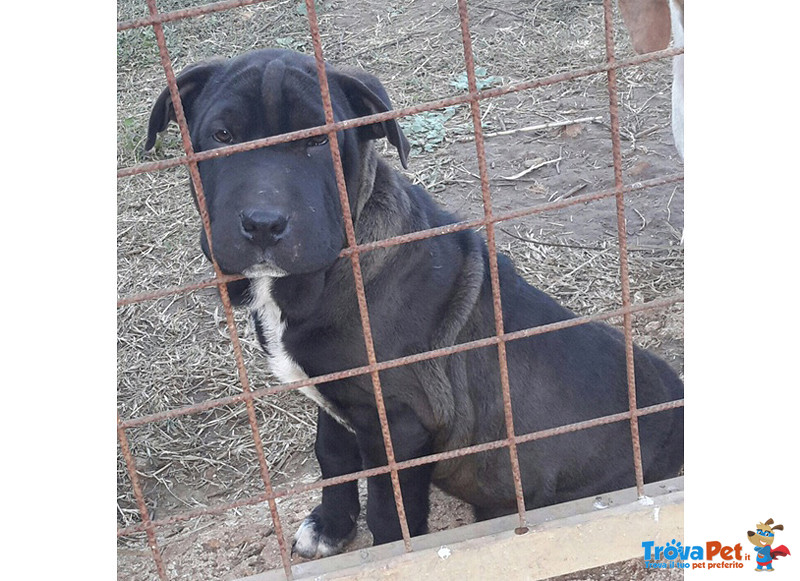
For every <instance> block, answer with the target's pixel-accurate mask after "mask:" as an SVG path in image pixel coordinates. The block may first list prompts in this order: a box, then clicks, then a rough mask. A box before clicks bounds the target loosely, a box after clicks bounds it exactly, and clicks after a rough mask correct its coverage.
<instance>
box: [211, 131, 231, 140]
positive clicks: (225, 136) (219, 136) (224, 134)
mask: <svg viewBox="0 0 800 581" xmlns="http://www.w3.org/2000/svg"><path fill="white" fill-rule="evenodd" d="M212 137H213V138H214V141H217V142H219V143H231V142H232V141H233V135H231V132H230V131H228V130H227V129H220V130H219V131H217V132H216V133H214V135H212Z"/></svg>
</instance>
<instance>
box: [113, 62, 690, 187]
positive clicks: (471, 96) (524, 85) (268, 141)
mask: <svg viewBox="0 0 800 581" xmlns="http://www.w3.org/2000/svg"><path fill="white" fill-rule="evenodd" d="M677 54H683V48H682V47H681V48H671V49H666V50H661V51H657V52H651V53H647V54H644V55H637V56H635V57H632V58H630V59H626V60H620V61H617V62H616V63H615V64H613V65H609V64H603V65H597V66H594V67H590V68H585V69H578V70H575V71H571V72H566V73H559V74H557V75H551V76H548V77H543V78H540V79H536V80H532V81H524V82H520V83H514V84H511V85H506V86H504V87H495V88H493V89H485V90H483V91H477V92H475V93H466V94H463V95H457V96H453V97H447V98H445V99H439V100H437V101H429V102H427V103H424V104H422V105H415V106H413V107H405V108H403V109H394V110H392V111H387V112H386V113H376V114H375V115H367V116H364V117H358V118H355V119H348V120H345V121H337V122H336V123H329V124H325V125H319V126H317V127H311V128H309V129H301V130H299V131H292V132H290V133H283V134H281V135H275V136H272V137H266V138H264V139H256V140H253V141H248V142H245V143H239V144H236V145H228V146H226V147H220V148H217V149H214V150H212V151H201V152H199V153H194V154H192V155H182V156H179V157H174V158H170V159H166V160H161V161H154V162H148V163H142V164H138V165H135V166H131V167H126V168H121V169H118V170H117V177H118V178H123V177H129V176H133V175H137V174H142V173H148V172H155V171H161V170H165V169H170V168H173V167H177V166H180V165H187V164H189V163H192V162H200V161H205V160H208V159H214V158H218V157H225V156H228V155H233V154H234V153H239V152H243V151H250V150H253V149H259V148H262V147H269V146H270V145H278V144H281V143H287V142H289V141H297V140H298V139H308V138H309V137H314V136H316V135H322V134H323V133H331V132H333V131H343V130H345V129H351V128H353V127H361V126H362V125H370V124H372V123H380V122H383V121H388V120H389V119H397V118H398V117H407V116H409V115H416V114H417V113H423V112H425V111H432V110H434V109H442V108H444V107H451V106H453V105H463V104H466V103H470V102H472V101H480V100H482V99H491V98H494V97H500V96H503V95H507V94H510V93H516V92H519V91H525V90H529V89H536V88H539V87H544V86H547V85H553V84H556V83H562V82H564V81H569V80H574V79H578V78H581V77H586V76H590V75H596V74H600V73H605V72H607V71H608V70H609V69H611V68H615V69H617V68H623V67H630V66H635V65H640V64H642V63H646V62H650V61H653V60H658V59H662V58H668V57H671V56H675V55H677Z"/></svg>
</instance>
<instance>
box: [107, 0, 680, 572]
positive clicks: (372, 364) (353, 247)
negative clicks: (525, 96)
mask: <svg viewBox="0 0 800 581" xmlns="http://www.w3.org/2000/svg"><path fill="white" fill-rule="evenodd" d="M264 1H266V0H226V1H222V2H216V3H213V4H208V5H204V6H199V7H193V8H188V9H184V10H178V11H174V12H165V13H159V12H158V10H157V9H156V7H155V0H147V5H148V10H149V13H150V16H149V17H148V18H144V19H138V20H134V21H128V22H122V23H118V27H117V30H118V31H123V30H129V29H132V28H137V27H144V26H152V27H153V29H154V31H155V33H156V38H157V44H158V47H159V54H160V58H161V62H162V66H163V68H164V71H165V74H166V78H167V85H168V87H169V91H170V96H171V99H172V102H173V105H174V107H175V112H176V118H177V123H178V127H179V130H180V133H181V139H182V144H183V148H184V155H182V156H180V157H177V158H173V159H170V160H164V161H159V162H152V163H144V164H139V165H136V166H133V167H130V168H122V169H119V170H118V172H117V175H118V178H122V177H127V176H132V175H136V174H140V173H146V172H153V171H159V170H163V169H167V168H170V167H176V166H178V165H186V166H187V167H188V169H189V173H190V177H191V180H192V183H193V185H194V187H195V190H196V193H197V197H198V207H199V209H200V216H201V220H202V222H203V228H204V229H205V231H206V234H207V236H208V240H209V246H211V235H210V223H209V218H208V213H207V208H206V205H205V197H204V195H203V189H202V183H201V181H200V177H199V171H198V168H197V164H198V162H200V161H202V160H204V159H211V158H214V157H220V156H226V155H231V154H233V153H236V152H239V151H247V150H250V149H256V148H259V147H268V146H270V145H275V144H278V143H285V142H287V141H292V140H296V139H302V138H306V137H311V136H314V135H321V134H328V136H329V141H330V146H331V152H332V155H333V157H334V167H335V171H336V179H337V186H338V187H339V193H340V197H341V198H342V208H343V218H344V220H345V230H346V235H347V242H348V245H347V247H346V248H345V249H344V250H343V251H342V253H341V254H340V256H341V257H342V258H344V257H349V258H350V260H351V264H352V266H353V273H354V277H355V279H356V294H357V298H358V302H359V310H360V314H361V320H362V327H363V331H364V336H365V341H366V343H367V355H368V365H366V366H362V367H359V368H354V369H350V370H344V371H341V372H337V373H334V374H328V375H324V376H319V377H317V378H310V379H308V380H304V381H300V382H294V383H290V384H283V385H279V386H274V387H269V388H265V389H256V390H253V389H252V388H251V386H250V383H249V380H248V378H247V374H246V371H245V367H244V360H243V355H242V351H241V345H240V343H239V338H238V332H237V329H236V326H235V322H234V318H233V309H232V306H231V303H230V299H229V297H228V295H227V289H226V286H225V285H226V283H227V282H231V281H233V280H238V279H240V278H242V277H240V276H232V275H223V274H222V272H221V271H220V269H219V266H218V264H217V263H216V260H214V258H213V251H212V264H213V267H214V272H215V277H214V279H213V280H209V281H201V282H199V283H195V284H192V285H186V286H182V287H180V288H175V289H166V290H163V291H158V292H154V293H144V294H140V295H136V296H133V297H126V298H122V299H120V300H119V301H118V306H123V305H127V304H132V303H136V302H142V301H145V300H153V299H156V298H160V297H163V296H168V295H170V294H176V293H179V292H191V291H195V290H198V289H201V288H207V287H211V286H217V287H218V289H219V291H220V296H221V299H222V303H223V307H224V310H225V313H226V320H227V326H228V331H229V335H230V337H231V341H232V344H233V350H234V357H235V359H236V366H237V371H238V372H239V377H240V381H241V382H242V393H241V394H239V395H237V396H231V397H227V398H219V399H216V400H213V401H210V402H203V404H197V405H194V406H185V407H183V408H179V409H176V410H170V411H168V412H162V413H158V414H151V415H148V416H143V417H140V418H133V419H129V420H122V419H120V418H119V417H118V428H117V430H118V438H119V440H120V448H121V451H122V455H123V457H124V459H125V462H126V466H127V469H128V472H129V474H130V477H131V482H132V487H133V491H134V496H135V498H136V501H137V506H138V507H139V510H140V513H141V517H142V522H141V523H140V524H138V525H133V526H131V527H126V528H123V529H118V533H117V534H118V536H124V535H129V534H133V533H136V532H142V531H144V532H146V533H147V537H148V544H149V545H150V547H151V550H152V552H153V557H154V560H155V562H156V568H157V571H158V574H159V577H160V578H161V579H166V573H165V568H164V565H163V559H162V557H161V553H160V550H159V549H158V545H157V542H156V537H155V530H156V528H157V527H158V526H164V525H167V524H170V523H173V522H177V521H180V520H187V519H190V518H195V517H197V516H202V515H205V514H217V513H220V512H224V511H226V510H230V509H233V508H236V507H239V506H246V505H252V504H258V503H261V502H265V501H266V502H268V503H269V506H270V511H271V516H272V520H273V524H274V525H275V532H276V536H277V537H278V543H279V548H280V552H281V559H282V563H283V568H284V572H285V574H286V577H287V579H291V578H292V572H291V561H290V558H289V554H288V551H287V548H286V542H285V539H284V538H283V533H282V527H281V524H280V515H279V514H278V511H277V505H276V503H275V500H276V499H277V498H280V497H284V496H288V495H291V494H299V493H303V492H308V491H310V490H316V489H320V488H324V487H326V486H331V485H335V484H338V483H342V482H348V481H352V480H355V479H359V478H367V477H371V476H376V475H381V474H387V473H388V474H390V475H391V478H392V486H393V490H394V494H395V502H396V505H397V509H398V516H399V517H400V522H401V528H402V531H403V540H404V544H405V548H406V550H407V551H410V550H411V545H410V536H409V532H408V525H407V522H406V519H405V513H404V510H403V506H402V494H401V491H400V486H399V476H398V473H399V471H400V470H402V469H405V468H411V467H414V466H420V465H423V464H427V463H432V462H438V461H441V460H446V459H450V458H455V457H458V456H462V455H467V454H475V453H479V452H483V451H487V450H493V449H499V448H503V447H507V448H508V449H509V452H510V454H511V458H512V471H514V482H515V490H516V496H517V504H518V512H519V516H520V523H521V526H524V497H523V494H522V486H521V480H520V475H519V466H518V463H517V460H516V454H515V452H516V445H517V444H520V443H524V442H528V441H532V440H537V439H542V438H547V437H552V436H555V435H558V434H562V433H568V432H573V431H577V430H584V429H589V428H591V427H594V426H598V425H604V424H608V423H612V422H618V421H624V420H629V421H630V423H631V433H632V440H633V443H634V467H635V471H636V480H637V490H638V491H639V494H640V495H641V493H642V488H641V483H642V481H643V478H642V468H641V453H640V448H639V438H638V428H637V426H638V423H637V422H638V417H639V416H642V415H648V414H652V413H659V412H662V411H666V410H669V409H675V408H678V407H682V406H683V405H684V404H683V400H675V401H672V402H666V403H662V404H658V405H654V406H649V407H647V408H637V407H636V401H635V384H634V383H633V380H634V375H633V339H632V330H631V317H632V316H633V315H634V314H635V313H637V312H640V311H643V310H648V309H656V308H666V307H667V306H669V305H671V304H675V303H677V302H679V301H681V300H682V299H683V297H682V293H681V294H680V295H676V296H674V297H671V298H669V299H665V300H658V301H652V302H651V303H648V304H645V305H638V306H634V305H632V304H631V301H630V287H629V283H628V280H627V278H628V275H627V268H628V267H627V238H626V232H625V228H624V194H625V193H628V192H630V191H635V190H637V189H644V188H646V187H653V186H654V185H660V184H662V183H671V182H674V181H679V180H682V176H668V177H667V178H660V179H656V180H649V182H650V183H648V182H640V183H637V184H632V185H631V186H625V185H624V184H623V182H622V172H621V154H620V142H619V114H618V103H617V98H616V70H617V69H619V68H622V67H628V66H635V65H638V64H641V63H644V62H648V61H651V60H656V59H663V58H668V57H671V56H675V55H678V54H682V53H683V48H677V49H667V50H664V51H658V52H654V53H649V54H647V55H641V56H637V57H634V58H631V59H626V60H621V61H617V60H616V59H615V57H614V47H613V23H612V19H611V2H610V0H605V1H604V18H605V34H606V49H607V60H606V63H604V64H603V65H599V66H594V67H586V68H583V69H579V70H576V71H570V72H567V73H562V74H559V75H552V76H549V77H545V78H542V79H536V80H532V81H525V82H521V83H516V84H512V85H508V86H504V87H498V88H495V89H489V90H484V91H478V90H477V85H476V81H475V73H474V61H473V59H472V53H471V43H470V36H469V24H468V18H467V2H466V0H458V7H459V19H460V23H461V30H462V41H463V44H464V55H465V61H466V63H467V66H466V68H467V78H468V86H469V91H468V93H467V94H466V95H459V96H455V97H449V98H445V99H440V100H438V101H431V102H428V103H424V104H422V105H417V106H414V107H407V108H405V109H399V110H394V111H390V112H387V113H380V114H376V115H370V116H367V117H362V118H358V119H354V120H347V121H340V122H334V119H333V112H332V108H331V103H330V94H329V92H328V87H327V77H326V75H325V70H324V59H323V55H322V46H321V41H320V34H319V27H318V23H317V20H316V12H315V6H314V2H313V0H306V7H307V12H308V18H309V27H310V32H311V36H312V41H313V44H314V54H315V59H316V61H317V69H318V76H319V79H320V87H321V98H322V100H323V106H324V109H325V118H326V122H325V125H322V126H319V127H316V128H311V129H307V130H302V131H295V132H292V133H289V134H284V135H279V136H274V137H269V138H265V139H260V140H255V141H252V142H248V143H245V144H239V145H235V146H229V147H224V148H220V149H218V150H215V151H214V152H201V153H195V152H194V151H193V149H192V146H191V140H190V137H189V132H188V126H187V124H186V119H185V116H184V115H183V109H182V106H181V102H180V96H179V93H178V89H177V82H176V80H175V75H174V72H173V70H172V67H171V61H170V58H169V53H168V51H167V47H166V42H165V39H164V34H163V28H162V24H163V23H164V22H172V21H177V20H181V19H184V18H189V17H194V16H201V15H204V14H210V13H213V12H220V11H223V10H230V9H232V8H236V7H240V6H246V5H252V4H257V3H261V2H264ZM603 72H605V73H606V74H607V76H608V87H609V110H610V116H611V126H612V131H611V133H612V155H613V157H614V175H615V186H614V189H613V190H611V191H604V192H599V193H595V194H590V195H588V196H579V197H576V198H574V199H571V200H568V201H563V202H562V203H553V204H544V205H542V206H537V207H535V208H524V209H522V210H516V211H513V212H507V213H505V214H501V215H494V214H493V213H492V209H491V195H490V188H489V180H488V173H487V172H486V167H485V164H486V161H485V148H484V140H483V136H482V131H481V125H480V109H479V102H480V101H481V100H484V99H490V98H494V97H498V96H501V95H505V94H509V93H513V92H517V91H522V90H527V89H532V88H537V87H542V86H546V85H551V84H555V83H559V82H564V81H568V80H571V79H576V78H580V77H584V76H588V75H592V74H599V73H603ZM467 103H468V104H469V106H470V108H471V112H472V116H473V125H474V127H475V141H476V154H477V157H478V163H479V168H480V178H481V189H482V193H483V200H484V218H483V219H479V220H471V221H464V222H459V223H456V224H453V225H450V226H447V227H442V228H433V229H430V230H426V231H420V232H415V233H411V234H408V235H403V236H397V237H394V238H391V239H386V240H381V241H377V242H370V243H366V244H362V245H359V244H357V242H356V239H355V234H354V230H353V224H352V218H351V217H350V209H349V204H348V199H347V195H346V185H345V183H344V174H343V171H342V166H341V159H339V152H338V146H337V145H336V131H339V130H343V129H348V128H351V127H358V126H361V125H366V124H371V123H375V122H379V121H385V120H388V119H396V118H398V117H401V116H407V115H413V114H416V113H420V112H423V111H430V110H433V109H437V108H442V107H447V106H451V105H460V104H467ZM476 114H477V117H476ZM612 195H613V196H614V197H615V199H616V203H617V217H618V242H619V250H620V270H621V279H622V287H623V290H622V294H623V306H622V308H621V309H616V310H615V311H611V312H608V313H601V314H599V315H593V316H589V317H576V318H575V319H570V320H568V321H562V322H559V323H555V324H551V325H545V326H542V327H536V328H530V329H524V330H522V331H517V332H513V333H505V332H504V329H503V321H502V305H501V304H500V289H499V280H498V277H497V255H496V252H497V250H496V244H495V242H494V224H496V223H497V222H500V221H502V220H508V219H513V218H516V217H522V216H524V215H529V214H533V213H537V212H544V211H547V210H550V209H556V208H558V207H565V206H568V205H572V204H577V203H581V202H585V201H591V200H594V199H601V198H605V197H611V196H612ZM476 226H485V227H486V230H487V244H488V246H489V256H490V277H491V280H492V292H493V300H494V305H495V321H496V335H495V336H493V337H488V338H485V339H481V340H477V341H472V342H470V343H465V344H459V345H455V346H452V347H448V348H443V349H437V350H433V351H428V352H424V353H420V354H416V355H412V356H407V357H403V358H399V359H395V360H391V361H384V362H378V361H377V359H376V356H375V351H374V345H373V344H372V333H371V326H370V324H369V316H368V309H367V304H366V296H365V292H364V286H363V280H362V278H361V272H360V262H359V254H360V253H361V252H367V251H369V250H372V249H375V248H381V247H388V246H392V245H397V244H404V243H408V242H411V241H414V240H420V239H423V238H427V237H430V236H436V235H444V234H447V233H452V232H456V231H459V230H464V229H467V228H473V227H476ZM212 248H213V247H212ZM617 316H622V317H623V326H624V336H625V344H626V364H627V369H628V393H629V409H628V411H627V412H621V413H618V414H613V415H609V416H604V417H601V418H594V419H591V420H587V421H583V422H577V423H574V424H569V425H566V426H559V427H557V428H551V429H546V430H540V431H537V432H532V433H529V434H523V435H520V436H518V435H516V434H515V433H514V430H513V423H512V422H511V420H512V416H511V409H512V402H511V399H510V390H509V385H508V371H507V363H506V361H505V343H506V342H508V341H513V340H516V339H520V338H523V337H528V336H532V335H536V334H540V333H544V332H551V331H554V330H557V329H559V328H565V327H569V326H575V325H579V324H585V323H587V322H590V321H594V320H605V319H609V318H612V317H617ZM489 345H497V348H498V358H499V360H500V364H501V365H500V368H501V386H502V391H503V399H504V412H505V415H506V426H507V436H508V437H507V438H506V439H501V440H497V441H494V442H488V443H484V444H480V445H475V446H470V447H466V448H461V449H457V450H452V451H447V452H442V453H438V454H433V455H429V456H425V457H422V458H414V459H411V460H405V461H401V462H397V461H396V460H395V458H394V454H393V448H392V445H391V435H390V432H389V426H388V421H387V419H386V410H385V406H384V404H383V397H382V391H381V386H380V378H379V371H381V370H382V369H389V368H392V367H398V366H401V365H408V364H411V363H414V362H416V361H422V360H425V359H431V358H434V357H443V356H447V355H449V354H452V353H457V352H460V351H466V350H468V349H476V348H479V347H484V346H489ZM363 374H369V375H370V376H371V378H372V381H373V387H374V389H375V397H376V406H377V408H378V415H379V420H380V422H381V427H382V432H383V437H384V445H385V447H386V452H387V464H386V465H385V466H382V467H376V468H372V469H368V470H362V471H360V472H357V473H352V474H346V475H342V476H339V477H336V478H329V479H325V480H320V481H318V482H315V483H311V484H307V485H301V486H295V487H289V488H284V489H281V490H277V491H276V490H274V489H273V487H272V485H271V482H270V476H269V469H268V467H267V464H266V458H265V455H264V451H263V445H262V442H261V439H260V435H259V431H258V425H257V422H256V417H255V411H254V407H253V404H254V400H255V399H256V398H260V397H267V396H269V395H272V394H275V393H279V392H281V391H287V390H290V389H298V388H300V387H303V386H306V385H311V384H313V383H322V382H325V381H333V380H335V379H339V378H345V377H354V376H356V375H363ZM230 403H244V404H245V405H246V407H247V411H248V421H249V423H250V426H251V431H252V432H253V438H254V442H255V446H256V451H257V455H258V459H259V466H260V470H261V476H262V480H263V481H264V486H265V493H263V494H260V495H257V496H254V497H251V498H249V499H243V500H240V501H236V502H233V503H228V504H224V505H218V506H216V507H210V508H205V509H198V510H194V511H187V512H184V513H181V514H178V515H174V516H172V517H168V518H166V519H162V520H158V521H153V520H151V519H150V518H149V516H148V514H147V508H146V504H145V500H144V496H143V494H142V491H141V487H140V486H139V485H138V479H137V475H136V470H135V462H134V459H133V456H132V454H131V452H130V447H129V445H128V439H127V435H126V430H127V429H129V428H132V427H135V426H138V425H143V424H146V423H151V422H155V421H159V420H162V419H166V418H169V417H175V416H177V415H184V414H189V413H197V412H198V411H203V410H206V409H211V408H213V407H217V406H220V405H226V404H230ZM637 453H638V464H637Z"/></svg>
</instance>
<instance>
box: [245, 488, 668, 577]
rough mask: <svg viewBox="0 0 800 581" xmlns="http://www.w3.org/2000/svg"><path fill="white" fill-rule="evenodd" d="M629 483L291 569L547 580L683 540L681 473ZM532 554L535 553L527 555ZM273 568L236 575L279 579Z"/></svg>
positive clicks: (319, 573) (306, 573) (309, 573)
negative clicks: (521, 514)
mask: <svg viewBox="0 0 800 581" xmlns="http://www.w3.org/2000/svg"><path fill="white" fill-rule="evenodd" d="M644 493H645V496H644V498H642V499H639V498H638V496H637V494H636V489H635V488H631V489H625V490H619V491H616V492H612V493H609V494H604V495H602V496H598V497H595V498H585V499H580V500H576V501H572V502H567V503H564V504H559V505H554V506H548V507H544V508H540V509H535V510H531V511H528V512H527V513H526V519H525V520H526V525H527V527H528V531H527V532H525V533H523V534H517V533H516V532H515V529H516V528H517V527H518V526H519V519H518V517H517V516H516V515H510V516H505V517H501V518H497V519H493V520H490V521H484V522H480V523H474V524H469V525H465V526H462V527H458V528H456V529H450V530H446V531H439V532H436V533H432V534H428V535H424V536H422V537H415V538H413V539H412V543H411V544H412V548H413V551H412V552H411V553H406V552H405V551H404V548H403V543H402V542H401V541H399V542H396V543H390V544H387V545H380V546H377V547H370V548H368V549H362V550H359V551H354V552H351V553H344V554H342V555H336V556H333V557H328V558H325V559H318V560H315V561H307V562H303V563H299V564H297V565H294V566H293V567H292V574H293V576H294V579H295V580H298V581H299V580H303V579H314V580H325V581H328V580H333V579H337V580H345V579H347V580H367V579H375V578H376V577H380V578H381V579H389V580H398V581H400V580H405V579H414V581H441V580H442V579H457V578H467V579H468V578H498V577H503V578H504V581H515V580H520V581H522V580H526V581H534V580H537V579H547V578H549V577H554V576H557V575H563V574H566V573H572V572H575V571H581V570H584V569H590V568H593V567H599V566H602V565H607V564H610V563H616V562H619V561H624V560H628V559H633V558H636V557H642V555H643V553H642V542H643V541H651V540H652V541H656V544H660V545H664V544H666V543H667V542H668V541H669V540H671V539H679V538H683V477H679V478H674V479H671V480H665V481H662V482H655V483H652V484H648V485H646V486H645V489H644ZM534 555H535V558H534ZM285 579H286V576H285V573H284V571H283V569H276V570H273V571H268V572H266V573H261V574H258V575H254V576H250V577H247V578H246V579H241V580H240V581H282V580H285Z"/></svg>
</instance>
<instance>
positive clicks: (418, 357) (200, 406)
mask: <svg viewBox="0 0 800 581" xmlns="http://www.w3.org/2000/svg"><path fill="white" fill-rule="evenodd" d="M681 300H683V293H677V294H676V295H674V296H672V297H669V298H666V299H658V300H655V301H651V302H649V303H645V304H642V305H635V306H629V307H627V308H620V309H615V310H613V311H608V312H606V313H596V314H594V315H586V316H583V317H575V318H573V319H567V320H565V321H559V322H557V323H550V324H547V325H541V326H539V327H530V328H527V329H520V330H519V331H513V332H510V333H505V334H504V335H502V336H500V337H498V336H497V335H493V336H491V337H486V338H484V339H476V340H474V341H470V342H467V343H459V344H457V345H452V346H450V347H442V348H439V349H434V350H432V351H425V352H422V353H417V354H415V355H407V356H405V357H399V358H397V359H390V360H388V361H383V362H378V363H375V364H374V365H364V366H361V367H355V368H353V369H345V370H342V371H337V372H335V373H328V374H325V375H319V376H317V377H310V378H308V379H303V380H301V381H293V382H291V383H284V384H280V385H277V386H274V387H268V388H262V389H257V390H254V391H251V392H248V393H243V394H240V395H234V396H228V397H223V398H217V399H213V400H207V401H204V402H202V403H197V404H193V405H189V406H185V407H181V408H176V409H172V410H167V411H163V412H158V413H155V414H150V415H146V416H141V417H138V418H133V419H129V420H124V421H123V423H122V425H123V427H125V428H132V427H136V426H141V425H144V424H148V423H152V422H156V421H163V420H167V419H170V418H175V417H178V416H183V415H188V414H192V413H199V412H204V411H208V410H210V409H214V408H217V407H221V406H224V405H231V404H236V403H241V402H244V401H247V400H248V399H256V398H260V397H266V396H269V395H273V394H276V393H281V392H284V391H291V390H295V389H299V388H301V387H306V386H310V385H317V384H321V383H327V382H330V381H338V380H340V379H346V378H349V377H355V376H357V375H366V374H368V373H372V372H374V371H384V370H386V369H392V368H395V367H401V366H403V365H410V364H412V363H418V362H420V361H427V360H428V359H435V358H437V357H446V356H448V355H453V354H455V353H460V352H462V351H468V350H470V349H479V348H481V347H489V346H491V345H497V344H498V343H499V342H500V341H501V340H502V341H505V342H509V341H516V340H517V339H524V338H526V337H533V336H534V335H541V334H542V333H549V332H552V331H557V330H559V329H566V328H568V327H577V326H578V325H585V324H586V323H590V322H592V321H605V320H608V319H611V318H614V317H619V316H622V315H624V313H626V312H630V313H640V312H643V311H648V310H655V309H663V308H666V307H668V306H670V305H673V304H675V303H678V302H680V301H681Z"/></svg>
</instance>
